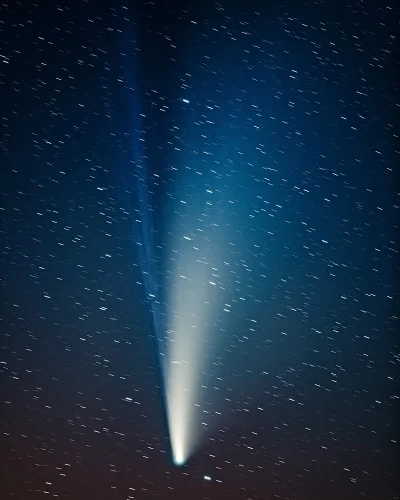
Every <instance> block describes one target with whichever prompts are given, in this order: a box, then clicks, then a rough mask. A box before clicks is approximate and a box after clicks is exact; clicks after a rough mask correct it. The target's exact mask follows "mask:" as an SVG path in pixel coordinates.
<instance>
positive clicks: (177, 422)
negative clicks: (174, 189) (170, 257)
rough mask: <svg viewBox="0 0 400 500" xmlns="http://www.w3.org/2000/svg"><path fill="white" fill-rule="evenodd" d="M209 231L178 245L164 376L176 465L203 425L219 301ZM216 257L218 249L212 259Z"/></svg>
mask: <svg viewBox="0 0 400 500" xmlns="http://www.w3.org/2000/svg"><path fill="white" fill-rule="evenodd" d="M195 220H196V219H195ZM207 236H209V234H207V233H205V234H204V233H203V234H202V235H201V236H200V237H198V236H195V235H192V236H186V235H183V236H181V237H180V238H179V239H180V241H177V242H176V245H174V247H175V252H174V253H175V255H176V257H175V259H174V262H175V270H174V271H173V273H172V278H171V286H170V291H169V304H168V311H167V324H168V326H169V331H168V332H167V336H168V341H167V348H166V354H167V355H166V360H165V365H164V367H165V376H164V380H165V386H166V387H165V389H166V405H167V416H168V426H169V433H170V440H171V448H172V455H173V461H174V463H175V464H176V465H182V464H183V463H185V462H186V460H187V459H188V457H189V456H190V455H191V454H192V453H193V451H194V450H195V447H196V443H198V441H199V439H200V431H201V426H202V422H201V420H200V418H201V413H202V409H203V403H204V401H203V398H202V393H201V390H202V377H201V374H202V372H203V371H205V370H206V369H207V365H208V360H209V358H210V356H211V352H210V335H211V333H212V325H211V324H210V320H211V318H212V316H213V314H212V313H213V310H214V309H215V305H216V301H217V294H216V288H217V283H216V281H217V280H216V277H215V276H216V269H217V268H216V267H215V266H214V265H213V263H212V262H211V261H210V260H209V256H208V255H207V253H212V252H211V249H212V248H213V247H214V246H213V245H212V244H210V241H207V240H209V238H208V237H207ZM200 248H202V249H203V251H201V250H200ZM204 250H206V251H204ZM214 250H216V248H215V247H214ZM216 260H217V259H216V257H215V255H214V259H213V262H216ZM213 274H214V276H213ZM213 280H214V281H213Z"/></svg>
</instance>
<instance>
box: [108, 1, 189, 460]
mask: <svg viewBox="0 0 400 500" xmlns="http://www.w3.org/2000/svg"><path fill="white" fill-rule="evenodd" d="M128 17H129V16H128V12H127V10H126V9H124V10H123V12H122V13H121V19H120V22H119V26H118V33H119V35H120V37H119V41H120V46H119V49H120V50H119V52H120V55H121V57H122V64H123V68H124V79H125V82H124V83H125V89H126V94H127V101H128V103H127V104H128V106H127V108H128V125H129V136H130V146H131V148H130V149H131V155H132V157H131V159H130V164H131V165H133V167H134V168H133V170H132V172H129V173H128V175H125V176H124V177H123V184H124V193H125V202H126V204H127V207H128V212H129V217H130V220H131V226H132V231H133V236H134V240H135V243H136V245H135V246H136V251H137V254H136V256H135V258H137V259H138V263H139V266H140V271H141V276H142V280H143V285H144V289H145V293H146V299H147V301H148V304H149V306H150V313H151V319H152V330H153V334H152V337H153V341H154V348H155V351H156V355H155V359H156V365H157V370H158V376H159V379H160V381H161V384H160V385H161V390H160V395H161V398H162V401H163V407H164V411H165V414H166V420H167V423H168V429H169V435H170V443H171V454H172V460H173V463H174V464H175V465H177V466H178V465H179V466H180V465H183V463H184V456H183V453H182V452H181V451H179V447H178V449H177V448H176V446H175V445H174V439H173V436H172V435H171V412H170V411H169V410H168V408H170V405H171V402H170V401H169V399H168V396H167V386H168V383H167V380H166V378H167V376H168V375H167V353H166V348H165V322H164V320H163V311H162V304H161V301H160V288H159V283H158V276H157V263H156V255H155V244H154V237H153V234H154V228H153V217H152V204H151V198H150V192H149V171H148V160H147V156H146V154H145V140H144V136H145V134H144V124H143V116H144V115H143V113H142V103H141V93H140V89H139V79H138V77H137V71H136V67H137V62H136V60H135V57H136V55H135V52H134V49H135V47H136V46H137V42H136V39H135V36H134V33H133V26H134V25H133V23H132V22H131V21H130V20H129V18H128ZM136 53H137V52H136ZM132 179H133V181H132Z"/></svg>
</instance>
